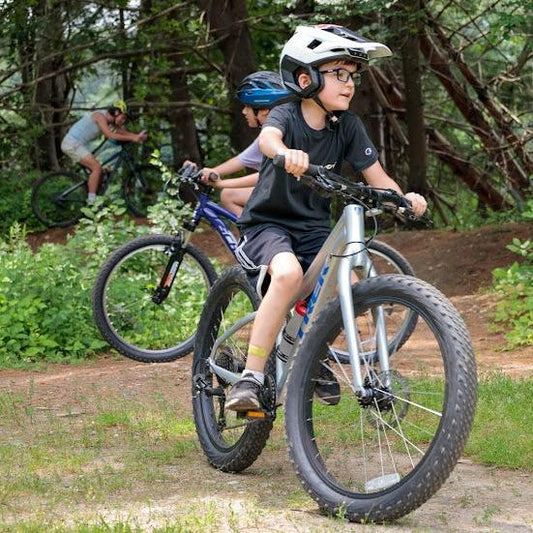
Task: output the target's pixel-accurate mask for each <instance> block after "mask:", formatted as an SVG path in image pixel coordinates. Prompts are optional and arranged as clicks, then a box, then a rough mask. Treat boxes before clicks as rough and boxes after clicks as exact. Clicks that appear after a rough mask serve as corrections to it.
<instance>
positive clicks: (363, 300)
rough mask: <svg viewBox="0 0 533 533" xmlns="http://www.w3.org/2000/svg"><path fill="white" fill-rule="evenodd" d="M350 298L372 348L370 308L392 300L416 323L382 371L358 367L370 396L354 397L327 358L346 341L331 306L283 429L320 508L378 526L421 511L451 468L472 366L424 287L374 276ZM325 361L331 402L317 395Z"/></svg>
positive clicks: (313, 335)
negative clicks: (336, 393)
mask: <svg viewBox="0 0 533 533" xmlns="http://www.w3.org/2000/svg"><path fill="white" fill-rule="evenodd" d="M353 296H354V307H355V313H356V315H357V318H356V329H357V335H358V337H359V341H360V342H363V341H365V340H366V341H368V342H375V330H374V329H373V325H372V324H369V323H368V316H369V315H372V314H373V313H369V310H370V311H374V312H379V309H380V308H382V307H383V306H386V305H388V304H389V303H391V302H393V303H394V304H395V305H396V306H405V307H407V308H409V309H411V310H413V311H414V312H416V313H417V315H418V317H419V319H418V323H417V327H416V329H415V331H413V333H412V335H411V337H410V338H409V339H408V340H407V342H405V344H404V345H403V346H402V347H399V348H398V349H397V351H396V352H395V353H393V354H391V357H390V359H389V363H390V368H389V369H388V370H384V369H382V368H380V365H379V363H378V362H377V361H369V362H366V363H363V364H362V365H361V372H362V374H363V376H362V377H363V384H364V388H365V391H366V392H367V395H366V396H364V397H357V396H356V395H355V392H354V386H353V375H352V369H351V366H350V365H345V364H340V363H336V362H335V363H333V362H331V360H329V362H328V359H329V357H328V352H329V351H330V350H331V349H332V348H334V347H335V346H337V345H345V338H344V334H343V330H344V326H343V323H342V317H341V310H340V305H339V303H338V302H332V303H331V304H330V305H329V306H327V307H326V308H325V309H324V310H323V311H322V313H321V314H320V315H319V316H318V317H317V319H316V323H315V325H314V327H313V329H311V330H310V331H309V333H307V334H306V335H305V337H304V339H303V342H302V345H301V346H300V347H299V350H298V354H297V356H296V358H295V360H294V363H293V368H292V370H291V373H290V376H289V383H288V389H287V398H288V401H287V402H286V403H285V421H286V431H287V438H288V442H289V449H290V457H291V461H292V463H293V465H294V467H295V469H296V473H297V475H298V477H299V478H300V480H301V482H302V483H303V485H304V487H305V489H306V491H308V492H309V493H310V494H311V496H312V497H313V498H314V499H315V500H316V501H317V502H318V504H319V506H320V508H321V509H322V510H323V511H325V512H327V513H332V514H336V515H339V514H341V515H343V516H345V517H347V518H348V519H349V520H350V521H358V522H383V521H388V520H394V519H397V518H399V517H401V516H404V515H405V514H407V513H409V512H411V511H412V510H414V509H416V508H417V507H419V506H420V505H422V504H423V503H424V502H425V501H426V500H428V499H429V498H430V497H431V496H432V495H433V494H434V493H435V492H436V491H437V490H438V489H439V487H440V486H441V485H442V484H443V483H444V481H445V480H446V478H447V477H448V475H449V474H450V472H451V471H452V470H453V468H454V466H455V464H456V463H457V461H458V459H459V457H460V455H461V453H462V451H463V448H464V445H465V443H466V440H467V438H468V435H469V433H470V430H471V427H472V422H473V418H474V411H475V404H476V387H477V378H476V364H475V359H474V355H473V351H472V346H471V342H470V338H469V335H468V331H467V329H466V327H465V325H464V323H463V321H462V319H461V317H460V315H459V313H458V312H457V310H456V309H455V308H454V307H453V306H452V304H451V303H450V302H449V301H448V300H447V299H446V298H445V297H444V296H443V295H442V294H441V293H440V292H438V291H437V290H436V289H435V288H433V287H432V286H430V285H428V284H427V283H425V282H422V281H420V280H417V279H415V278H410V277H405V276H394V275H386V276H378V277H376V278H371V279H368V280H364V281H361V282H359V283H357V284H356V286H355V287H354V289H353ZM393 320H394V317H393V316H392V315H391V316H389V317H385V322H386V323H387V324H388V322H389V321H393ZM325 364H328V365H329V367H330V369H331V372H332V373H333V374H334V375H335V378H336V381H337V382H338V383H339V384H340V391H341V393H340V401H338V403H337V404H336V405H322V404H320V403H319V402H318V401H317V399H316V398H315V396H314V394H313V391H314V389H315V384H316V380H317V376H318V375H319V371H320V368H321V366H323V365H325Z"/></svg>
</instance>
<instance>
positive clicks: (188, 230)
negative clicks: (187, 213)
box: [152, 200, 203, 304]
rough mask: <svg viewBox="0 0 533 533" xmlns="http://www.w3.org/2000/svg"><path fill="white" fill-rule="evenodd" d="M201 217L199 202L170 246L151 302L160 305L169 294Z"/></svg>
mask: <svg viewBox="0 0 533 533" xmlns="http://www.w3.org/2000/svg"><path fill="white" fill-rule="evenodd" d="M202 216H203V207H202V201H201V200H200V201H199V202H198V204H197V206H196V208H195V209H194V213H193V215H192V217H191V220H188V221H186V222H185V223H184V224H183V231H182V232H181V233H180V235H179V236H178V237H176V239H175V240H174V242H173V243H172V244H171V245H170V249H169V254H168V255H169V258H168V263H167V266H166V268H165V271H164V272H163V275H162V276H161V279H160V280H159V283H158V285H157V287H156V289H155V290H154V293H153V294H152V302H154V303H156V304H162V303H163V302H164V301H165V300H166V298H167V296H168V294H169V293H170V289H172V284H173V283H174V280H175V279H176V275H177V273H178V270H179V268H180V265H181V262H182V261H183V256H184V255H185V249H186V248H187V244H188V243H189V241H190V240H191V237H192V234H193V232H194V230H195V229H196V227H197V226H198V224H199V222H200V219H201V218H202Z"/></svg>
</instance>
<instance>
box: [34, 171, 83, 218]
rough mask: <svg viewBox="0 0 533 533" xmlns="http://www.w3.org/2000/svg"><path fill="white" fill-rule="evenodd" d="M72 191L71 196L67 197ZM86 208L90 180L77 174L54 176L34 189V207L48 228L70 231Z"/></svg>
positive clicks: (38, 216)
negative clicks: (67, 229) (65, 228)
mask: <svg viewBox="0 0 533 533" xmlns="http://www.w3.org/2000/svg"><path fill="white" fill-rule="evenodd" d="M69 189H70V192H68V193H66V191H68V190H69ZM86 205H87V180H86V179H80V176H78V175H77V174H75V173H74V172H64V171H59V172H51V173H50V174H46V175H45V176H43V177H42V178H40V179H39V180H37V182H36V183H35V185H34V186H33V190H32V194H31V207H32V209H33V212H34V213H35V216H36V217H37V218H38V219H39V220H40V221H41V222H42V223H43V224H45V225H46V226H48V227H50V228H53V227H62V228H63V227H67V226H71V225H72V224H75V223H76V222H78V220H79V219H80V218H81V216H82V212H81V210H82V208H83V207H85V206H86Z"/></svg>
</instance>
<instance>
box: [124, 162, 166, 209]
mask: <svg viewBox="0 0 533 533" xmlns="http://www.w3.org/2000/svg"><path fill="white" fill-rule="evenodd" d="M162 189H163V181H162V178H161V171H160V170H159V168H157V167H156V166H155V165H149V164H146V165H139V166H136V167H135V169H134V170H133V171H132V172H130V174H128V176H126V178H125V180H124V186H123V192H124V199H125V200H126V205H127V206H128V209H129V210H130V211H131V212H132V213H133V214H134V215H136V216H138V217H145V216H146V214H147V212H148V207H149V206H151V205H154V204H155V203H156V201H157V197H158V195H159V193H160V192H161V191H162Z"/></svg>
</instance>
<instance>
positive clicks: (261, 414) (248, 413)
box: [245, 411, 267, 418]
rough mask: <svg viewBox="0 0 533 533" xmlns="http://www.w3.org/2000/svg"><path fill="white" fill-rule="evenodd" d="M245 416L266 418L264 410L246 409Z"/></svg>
mask: <svg viewBox="0 0 533 533" xmlns="http://www.w3.org/2000/svg"><path fill="white" fill-rule="evenodd" d="M245 414H246V418H267V414H266V413H265V412H264V411H246V413H245Z"/></svg>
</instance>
